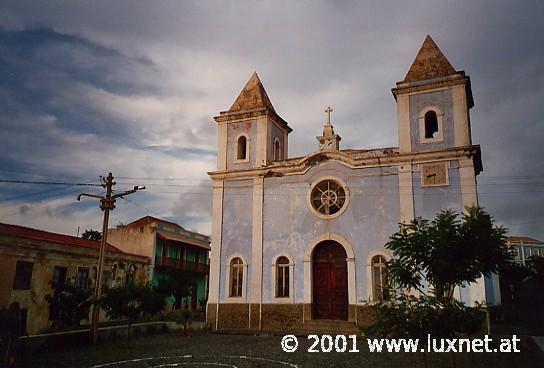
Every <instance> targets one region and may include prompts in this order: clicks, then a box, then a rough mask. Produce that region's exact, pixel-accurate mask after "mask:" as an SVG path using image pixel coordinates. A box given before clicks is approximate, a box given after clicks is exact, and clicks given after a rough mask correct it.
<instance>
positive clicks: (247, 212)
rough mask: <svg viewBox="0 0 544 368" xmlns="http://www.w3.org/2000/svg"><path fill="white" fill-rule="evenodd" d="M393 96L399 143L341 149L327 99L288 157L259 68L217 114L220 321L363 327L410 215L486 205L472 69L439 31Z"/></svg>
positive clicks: (488, 286)
mask: <svg viewBox="0 0 544 368" xmlns="http://www.w3.org/2000/svg"><path fill="white" fill-rule="evenodd" d="M392 93H393V97H394V100H395V102H396V104H397V125H398V147H390V148H380V149H370V150H369V149H364V148H362V149H342V148H341V137H340V135H339V134H338V133H339V132H337V131H335V130H334V127H333V124H332V122H331V111H332V109H331V108H330V107H329V108H327V109H326V113H327V115H326V121H325V124H324V126H323V131H322V134H321V135H320V136H318V137H317V142H316V150H315V151H314V152H311V153H309V154H308V155H306V156H304V157H289V155H288V147H289V133H291V132H292V129H291V127H290V126H289V124H288V123H287V122H286V121H285V120H284V119H283V118H282V117H281V116H280V115H279V114H278V113H277V112H276V110H275V109H274V107H273V106H272V103H271V101H270V99H269V98H268V96H267V94H266V91H265V89H264V87H263V85H262V83H261V81H260V80H259V77H258V76H257V74H256V73H254V74H253V75H252V76H251V78H250V79H249V81H248V82H247V84H246V85H245V87H244V89H243V90H242V92H241V93H240V95H239V96H238V98H237V99H236V100H235V102H234V103H233V105H232V106H231V107H230V109H229V110H228V111H223V112H221V113H220V114H219V116H216V117H215V118H214V119H215V121H216V123H217V127H218V154H217V155H218V158H217V170H216V171H213V172H210V173H209V176H210V178H211V179H212V181H213V225H212V238H211V239H212V245H211V262H210V281H209V296H208V306H207V323H208V324H209V325H210V326H211V327H212V329H214V330H221V329H244V330H256V331H258V330H268V331H273V330H284V329H288V328H297V326H301V325H303V324H304V323H308V322H309V321H314V320H344V321H348V322H350V323H353V324H354V325H355V324H364V323H365V320H366V318H367V316H368V310H369V309H368V308H369V306H370V305H372V303H376V302H377V301H380V300H384V299H387V295H388V293H387V284H386V280H385V273H384V271H385V266H386V262H387V261H388V260H389V259H390V258H391V254H390V253H389V252H388V251H387V250H386V249H385V248H384V245H385V243H386V242H387V241H388V240H389V236H390V235H391V234H393V233H395V232H396V231H397V230H398V225H399V223H401V222H409V221H411V220H412V219H414V218H415V217H423V218H426V219H433V218H434V216H435V215H436V213H437V212H439V211H441V210H443V209H453V210H455V211H457V212H462V211H463V209H464V208H465V206H472V205H476V204H478V195H477V186H476V176H477V175H478V174H479V173H480V172H481V171H482V163H481V155H480V146H479V145H474V144H473V143H472V138H471V128H470V114H469V110H470V108H471V107H473V105H474V102H473V97H472V91H471V84H470V78H469V77H468V76H467V75H465V72H464V71H457V70H456V69H454V68H453V66H452V65H451V64H450V62H449V61H448V60H447V59H446V57H445V56H444V54H443V53H442V52H441V50H440V49H439V48H438V47H437V45H436V44H435V43H434V41H433V40H432V39H431V38H430V37H429V36H427V37H426V39H425V41H424V42H423V45H422V46H421V49H420V50H419V52H418V54H417V56H416V58H415V60H414V61H413V63H412V65H411V67H410V69H409V71H408V73H407V74H406V76H405V78H404V79H403V80H402V81H401V82H397V83H396V86H395V87H394V88H393V89H392ZM348 133H349V132H348ZM452 261H454V260H452ZM497 290H498V287H497V284H496V282H495V281H494V280H493V279H492V278H484V277H482V278H481V279H480V280H479V282H477V283H473V284H471V285H469V286H467V287H463V288H460V289H459V290H457V291H456V295H455V296H456V298H458V299H459V300H461V301H463V302H464V303H466V304H469V305H473V304H474V303H475V302H479V303H482V302H486V303H491V304H494V303H498V302H499V298H500V297H499V295H498V291H497Z"/></svg>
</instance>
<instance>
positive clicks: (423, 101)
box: [392, 35, 474, 153]
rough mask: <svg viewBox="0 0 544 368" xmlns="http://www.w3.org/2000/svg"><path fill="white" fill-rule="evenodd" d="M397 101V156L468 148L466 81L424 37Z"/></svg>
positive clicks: (469, 97)
mask: <svg viewBox="0 0 544 368" xmlns="http://www.w3.org/2000/svg"><path fill="white" fill-rule="evenodd" d="M392 92H393V96H394V97H395V99H396V101H397V124H398V134H399V150H400V152H401V153H408V152H421V151H433V150H439V149H445V148H452V147H463V146H470V145H471V144H472V139H471V132H470V115H469V109H470V108H471V107H473V106H474V101H473V98H472V90H471V87H470V78H469V77H468V76H466V75H465V72H464V71H456V70H455V69H454V68H453V66H452V65H451V64H450V62H449V61H448V59H446V57H445V56H444V54H443V53H442V51H440V49H439V48H438V46H437V45H436V43H435V42H434V41H433V39H432V38H431V37H430V36H428V35H427V37H426V38H425V40H424V41H423V45H422V46H421V48H420V50H419V52H418V53H417V55H416V58H415V59H414V62H413V63H412V66H411V67H410V70H409V71H408V73H407V74H406V77H405V78H404V80H403V81H401V82H397V86H396V88H393V89H392Z"/></svg>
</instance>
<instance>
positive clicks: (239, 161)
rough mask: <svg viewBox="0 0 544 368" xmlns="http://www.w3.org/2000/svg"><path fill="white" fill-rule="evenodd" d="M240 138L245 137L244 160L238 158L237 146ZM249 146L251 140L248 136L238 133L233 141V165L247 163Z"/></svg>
mask: <svg viewBox="0 0 544 368" xmlns="http://www.w3.org/2000/svg"><path fill="white" fill-rule="evenodd" d="M240 137H245V138H246V158H244V159H239V158H238V144H239V143H240V142H239V140H240ZM250 145H251V139H250V138H249V134H247V133H245V132H243V133H239V134H238V135H237V136H236V140H235V141H234V149H233V151H234V152H233V153H234V158H233V161H232V162H233V163H235V164H238V163H242V162H249V154H250V149H249V148H250Z"/></svg>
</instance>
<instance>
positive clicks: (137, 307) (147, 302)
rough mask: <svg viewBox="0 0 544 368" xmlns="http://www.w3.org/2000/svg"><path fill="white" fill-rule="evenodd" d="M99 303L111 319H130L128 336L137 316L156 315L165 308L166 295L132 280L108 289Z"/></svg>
mask: <svg viewBox="0 0 544 368" xmlns="http://www.w3.org/2000/svg"><path fill="white" fill-rule="evenodd" d="M99 305H100V307H101V308H102V309H104V310H105V311H106V315H107V316H108V318H111V319H120V318H126V319H127V320H128V336H127V339H128V340H130V328H131V326H132V323H133V322H134V320H136V319H137V318H139V317H141V316H144V315H150V316H153V315H156V314H159V313H160V312H162V310H163V309H164V305H165V302H164V297H163V296H162V295H161V294H159V293H157V292H155V291H154V290H152V289H151V288H150V287H149V286H142V285H136V284H134V283H132V282H130V283H128V284H127V285H125V286H120V287H115V288H111V289H109V290H107V291H106V292H105V294H104V295H103V296H102V298H101V299H100V301H99Z"/></svg>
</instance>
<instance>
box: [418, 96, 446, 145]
mask: <svg viewBox="0 0 544 368" xmlns="http://www.w3.org/2000/svg"><path fill="white" fill-rule="evenodd" d="M429 106H436V107H438V108H439V109H440V110H441V111H442V113H443V114H444V117H443V121H442V129H443V131H444V133H443V134H444V135H443V138H444V140H443V141H441V142H434V143H420V139H419V115H420V112H421V110H422V109H424V108H426V107H429ZM410 136H411V137H410V138H411V141H412V151H426V150H427V151H428V150H436V149H441V148H447V147H453V146H454V132H453V99H452V94H451V90H449V89H448V90H444V91H437V92H429V93H421V94H417V95H412V96H410Z"/></svg>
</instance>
